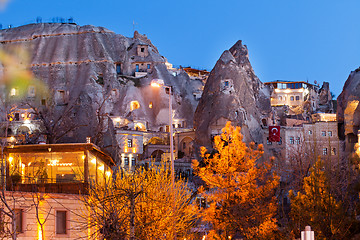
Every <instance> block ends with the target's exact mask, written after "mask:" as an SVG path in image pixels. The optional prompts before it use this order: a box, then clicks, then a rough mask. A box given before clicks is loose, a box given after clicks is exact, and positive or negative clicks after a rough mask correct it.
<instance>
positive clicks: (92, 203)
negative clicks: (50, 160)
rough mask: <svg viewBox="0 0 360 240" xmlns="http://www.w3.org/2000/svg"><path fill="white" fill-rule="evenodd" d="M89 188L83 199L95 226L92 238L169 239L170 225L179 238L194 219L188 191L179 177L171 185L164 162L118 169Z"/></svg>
mask: <svg viewBox="0 0 360 240" xmlns="http://www.w3.org/2000/svg"><path fill="white" fill-rule="evenodd" d="M89 191H90V193H89V196H88V197H86V199H84V203H85V205H86V206H87V209H88V210H89V215H90V225H92V226H93V227H95V228H96V231H95V232H94V234H93V236H92V237H93V238H94V239H95V238H100V239H171V238H173V229H174V227H173V226H175V229H176V235H177V237H178V238H179V239H180V238H181V239H183V238H184V237H188V235H189V234H190V229H191V226H192V225H193V223H194V219H195V207H194V206H193V205H192V204H189V202H190V200H191V192H190V191H189V189H188V188H187V185H186V184H185V182H183V181H181V180H180V181H177V182H176V183H175V185H174V189H173V187H172V181H171V176H170V175H169V173H168V171H167V170H166V169H165V168H164V167H163V166H161V167H151V168H150V169H149V170H145V169H143V168H139V169H136V170H135V171H133V172H131V171H124V170H121V169H119V171H118V172H117V173H116V174H114V177H113V180H111V181H110V182H109V183H108V184H106V186H101V185H98V186H94V187H93V188H91V189H90V190H89Z"/></svg>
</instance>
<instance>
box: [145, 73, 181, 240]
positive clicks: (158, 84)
mask: <svg viewBox="0 0 360 240" xmlns="http://www.w3.org/2000/svg"><path fill="white" fill-rule="evenodd" d="M151 86H152V87H163V88H165V89H168V90H169V127H170V162H171V185H172V190H173V194H174V206H173V218H174V219H173V221H174V222H173V224H174V226H173V227H174V239H176V231H175V204H176V200H175V170H174V142H173V118H172V101H171V87H169V86H165V84H164V80H162V79H154V80H152V81H151Z"/></svg>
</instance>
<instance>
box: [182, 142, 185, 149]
mask: <svg viewBox="0 0 360 240" xmlns="http://www.w3.org/2000/svg"><path fill="white" fill-rule="evenodd" d="M185 148H186V142H183V146H182V149H183V150H185Z"/></svg>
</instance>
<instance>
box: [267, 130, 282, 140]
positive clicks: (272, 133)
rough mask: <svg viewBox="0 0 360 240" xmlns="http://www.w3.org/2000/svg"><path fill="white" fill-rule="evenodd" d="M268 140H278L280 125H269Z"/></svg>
mask: <svg viewBox="0 0 360 240" xmlns="http://www.w3.org/2000/svg"><path fill="white" fill-rule="evenodd" d="M269 142H280V126H269Z"/></svg>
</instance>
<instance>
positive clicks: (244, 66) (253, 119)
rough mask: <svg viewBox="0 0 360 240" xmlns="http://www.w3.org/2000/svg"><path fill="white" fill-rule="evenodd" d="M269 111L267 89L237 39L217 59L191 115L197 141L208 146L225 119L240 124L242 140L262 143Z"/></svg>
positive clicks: (244, 47)
mask: <svg viewBox="0 0 360 240" xmlns="http://www.w3.org/2000/svg"><path fill="white" fill-rule="evenodd" d="M270 112H271V107H270V92H269V90H268V89H267V88H266V87H265V86H264V85H263V84H262V82H261V81H260V80H259V79H258V77H257V76H256V75H255V73H254V71H253V69H252V67H251V64H250V61H249V57H248V50H247V47H246V46H245V45H242V42H241V41H238V42H237V43H236V44H235V45H234V46H233V47H231V48H230V50H226V51H225V52H224V53H223V54H222V55H221V57H220V59H219V60H218V61H217V63H216V65H215V67H214V69H213V70H212V71H211V73H210V76H209V78H208V80H207V82H206V84H205V88H204V92H203V95H202V97H201V99H200V102H199V105H198V107H197V109H196V111H195V115H194V127H195V128H196V132H197V136H196V137H197V139H196V141H197V143H198V144H199V145H204V146H209V145H210V139H211V135H212V134H218V133H219V132H220V130H221V128H223V127H224V124H225V122H226V121H231V122H232V123H233V125H237V126H241V132H242V134H243V135H244V140H245V141H246V142H249V141H254V142H256V143H261V142H262V132H261V127H262V125H263V124H264V125H265V124H266V123H267V120H268V119H267V118H268V116H269V114H270Z"/></svg>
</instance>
